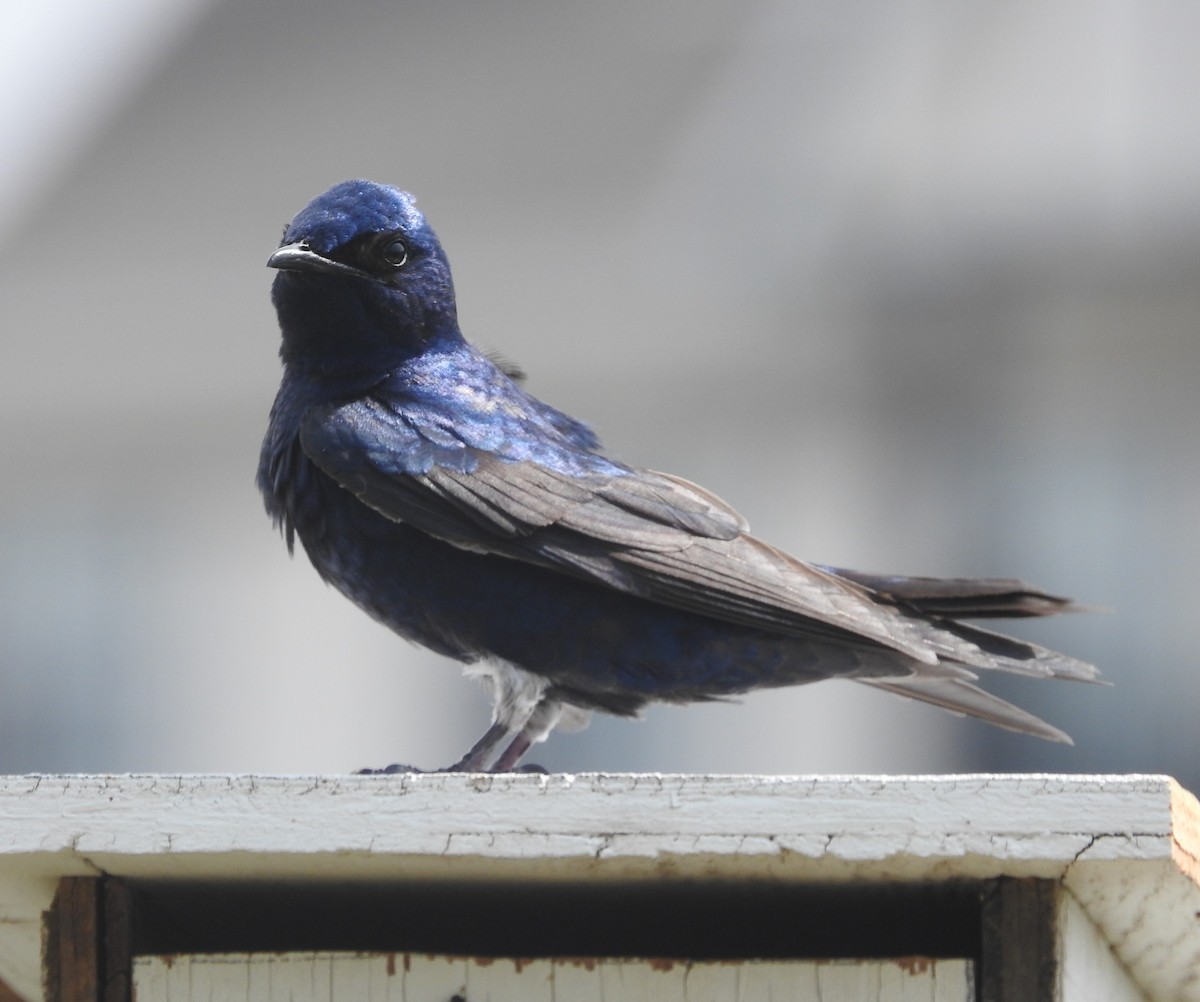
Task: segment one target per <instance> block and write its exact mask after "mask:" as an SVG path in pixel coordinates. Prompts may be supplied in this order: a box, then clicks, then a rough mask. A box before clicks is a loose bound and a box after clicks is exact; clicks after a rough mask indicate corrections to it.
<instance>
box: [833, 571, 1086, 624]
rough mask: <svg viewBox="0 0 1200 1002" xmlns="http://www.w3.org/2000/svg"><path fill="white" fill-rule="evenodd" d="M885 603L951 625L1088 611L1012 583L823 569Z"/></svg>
mask: <svg viewBox="0 0 1200 1002" xmlns="http://www.w3.org/2000/svg"><path fill="white" fill-rule="evenodd" d="M822 570H827V571H829V572H831V573H833V574H836V575H837V576H838V577H841V578H845V579H846V580H847V581H853V582H854V583H855V584H859V585H862V586H863V587H865V588H869V589H870V590H871V591H873V592H876V593H877V594H878V595H880V596H881V597H883V598H887V599H891V600H892V601H894V602H898V603H901V604H903V605H907V606H910V607H911V608H913V609H916V610H917V611H918V612H922V613H924V614H925V615H927V616H944V617H947V618H949V619H1020V618H1025V617H1029V616H1053V615H1056V614H1057V613H1060V612H1082V611H1084V610H1086V609H1087V608H1088V607H1087V606H1083V605H1080V604H1079V603H1077V602H1074V601H1072V600H1071V599H1069V598H1063V597H1062V596H1060V595H1051V594H1050V593H1049V592H1044V591H1042V590H1041V589H1040V588H1035V587H1034V586H1033V585H1030V584H1027V583H1026V582H1024V581H1019V580H1017V579H1016V578H926V577H908V576H905V575H901V574H866V573H864V572H862V571H851V570H846V569H844V568H840V567H823V568H822Z"/></svg>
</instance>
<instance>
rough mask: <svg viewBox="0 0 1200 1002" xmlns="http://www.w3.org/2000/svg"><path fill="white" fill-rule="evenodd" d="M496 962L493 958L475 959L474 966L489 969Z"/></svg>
mask: <svg viewBox="0 0 1200 1002" xmlns="http://www.w3.org/2000/svg"><path fill="white" fill-rule="evenodd" d="M495 962H496V958H495V957H476V958H475V965H476V966H477V967H491V966H492V964H494V963H495Z"/></svg>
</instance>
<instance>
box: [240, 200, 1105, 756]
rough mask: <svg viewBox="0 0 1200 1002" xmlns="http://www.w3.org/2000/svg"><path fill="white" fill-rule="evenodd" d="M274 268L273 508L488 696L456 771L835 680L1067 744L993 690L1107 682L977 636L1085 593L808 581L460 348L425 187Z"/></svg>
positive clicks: (1008, 584) (1089, 671)
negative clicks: (417, 196)
mask: <svg viewBox="0 0 1200 1002" xmlns="http://www.w3.org/2000/svg"><path fill="white" fill-rule="evenodd" d="M267 264H268V265H269V266H270V267H272V268H275V269H277V270H278V274H277V275H276V277H275V281H274V285H273V288H272V299H273V300H274V303H275V308H276V310H277V312H278V315H279V325H280V328H281V330H282V334H283V344H282V348H281V349H280V356H281V358H282V360H283V381H282V385H281V386H280V388H279V394H278V396H277V397H276V399H275V404H274V406H273V408H272V410H271V417H270V425H269V427H268V430H267V435H266V439H265V441H264V442H263V448H262V457H261V462H260V465H259V470H258V485H259V487H260V489H261V490H262V493H263V497H264V498H265V501H266V507H267V511H268V513H269V514H270V515H271V517H272V518H273V519H274V521H275V522H276V523H277V524H278V525H279V526H280V527H281V529H282V531H283V534H284V536H285V537H286V539H287V544H288V548H289V550H291V549H292V548H293V546H294V540H295V538H296V537H299V539H300V542H301V543H302V544H303V546H304V549H305V551H306V552H307V553H308V556H309V559H310V560H311V561H312V563H313V566H314V567H316V569H317V572H318V573H319V574H320V575H321V576H322V577H323V578H324V579H325V580H326V581H327V582H329V583H330V584H332V585H334V586H335V587H336V588H337V589H338V590H340V591H341V592H342V593H343V594H344V595H346V597H348V598H349V599H350V600H351V601H353V602H355V603H356V604H357V605H359V606H360V607H361V608H362V609H364V610H365V611H366V612H368V613H369V614H370V615H372V616H374V617H375V618H376V619H378V620H380V621H381V622H383V623H384V624H386V625H387V626H389V627H391V628H392V629H393V630H394V631H395V632H396V633H398V634H400V635H401V636H402V637H405V638H407V639H409V640H412V641H415V642H416V643H419V644H423V645H424V646H426V647H429V648H431V649H432V650H435V651H438V652H440V653H442V654H445V655H447V656H448V657H451V658H454V659H456V660H458V661H461V662H465V663H466V664H468V665H471V666H473V667H471V668H468V669H467V671H468V672H470V673H473V674H478V675H481V676H483V677H484V678H485V679H486V680H488V681H489V682H490V684H491V688H492V693H493V698H494V707H493V720H492V725H491V726H490V727H489V728H488V730H487V732H486V733H485V734H484V735H483V736H482V737H481V738H480V739H479V741H478V742H477V743H476V744H475V745H474V747H472V748H471V749H470V750H469V751H468V752H467V753H466V754H465V755H464V756H463V757H462V758H461V759H460V760H459V761H458V762H457V763H455V764H454V765H453V766H451V767H450V768H451V769H452V770H460V771H482V770H485V769H487V768H488V767H489V766H490V768H491V769H492V770H493V771H507V770H511V769H513V768H515V767H516V766H517V765H518V763H519V762H520V760H521V758H522V757H523V756H524V754H525V753H526V751H527V750H528V749H529V748H530V746H531V745H533V744H534V743H535V742H538V741H543V740H545V739H546V737H547V736H548V735H549V733H550V732H551V730H552V729H553V728H554V727H555V725H557V724H560V723H562V724H568V723H581V722H583V721H586V719H587V716H588V714H589V712H590V711H591V710H604V711H607V712H609V713H616V714H621V715H634V714H636V713H638V711H640V710H641V709H642V708H643V707H644V706H646V705H647V704H648V703H652V702H656V701H662V702H669V703H685V702H690V701H695V700H710V699H719V698H721V697H727V696H731V695H735V694H737V693H744V692H749V691H751V690H754V689H762V688H772V687H778V686H787V685H799V684H802V683H805V682H816V681H818V680H820V679H827V678H845V679H853V680H855V681H858V682H864V683H866V684H868V685H872V686H875V687H876V688H880V689H886V690H888V691H889V692H894V693H898V694H900V695H902V696H909V697H912V698H914V699H918V700H923V701H925V702H927V703H933V704H935V705H937V706H941V707H943V708H945V709H947V710H951V711H954V712H957V713H965V714H970V715H972V716H976V717H980V718H982V719H984V720H986V721H988V722H989V723H992V724H996V725H998V726H1000V727H1006V728H1008V729H1010V730H1014V731H1021V732H1023V733H1026V734H1032V735H1035V736H1037V737H1041V738H1047V739H1049V740H1052V741H1064V742H1069V741H1070V739H1069V738H1068V737H1067V735H1065V734H1064V733H1063V732H1062V731H1060V730H1058V729H1056V728H1054V727H1051V726H1050V725H1049V724H1046V723H1044V722H1043V721H1041V720H1039V719H1038V718H1037V717H1035V716H1033V715H1032V714H1029V713H1027V712H1025V711H1024V710H1021V709H1019V708H1018V707H1016V706H1013V705H1012V704H1010V703H1007V702H1005V701H1004V700H1001V699H999V698H997V697H995V696H992V695H989V694H988V693H986V692H984V691H983V690H982V689H979V688H977V687H976V686H975V685H973V684H972V683H973V681H974V680H975V679H976V678H977V673H978V672H979V671H980V670H985V671H1001V672H1012V673H1016V674H1020V675H1031V676H1035V677H1041V678H1065V679H1080V680H1092V679H1094V678H1095V677H1096V672H1095V669H1094V668H1092V667H1091V666H1090V665H1087V664H1084V663H1082V662H1080V661H1077V660H1075V659H1073V658H1070V657H1067V656H1065V655H1062V654H1056V653H1054V652H1053V651H1048V650H1045V649H1043V648H1040V647H1037V646H1034V645H1033V644H1029V643H1025V642H1024V641H1021V640H1016V639H1012V638H1010V637H1006V636H1002V635H1000V634H997V633H993V632H989V631H986V630H983V629H980V628H978V627H976V626H969V625H966V624H965V623H963V622H961V620H963V619H978V618H982V617H1013V616H1042V615H1047V614H1050V613H1056V612H1061V611H1063V610H1066V609H1070V608H1073V604H1072V603H1071V602H1070V601H1069V600H1068V599H1064V598H1057V597H1055V596H1053V595H1048V594H1045V593H1044V592H1041V591H1038V590H1037V589H1035V588H1032V587H1030V586H1028V585H1026V584H1024V583H1022V582H1020V581H1013V580H1000V579H992V580H967V579H949V580H938V579H933V578H921V577H900V576H880V575H874V574H862V573H858V572H854V571H847V570H840V569H837V568H833V567H825V566H820V565H815V564H808V563H804V562H802V561H800V560H798V559H796V558H795V557H791V556H789V555H788V554H786V553H783V552H782V551H780V550H778V549H776V548H774V547H772V546H770V545H769V544H767V543H764V542H762V541H760V540H758V539H756V538H755V537H753V536H751V535H749V533H748V532H747V527H746V523H745V521H744V520H743V519H742V517H741V516H740V515H738V513H737V512H736V511H734V510H733V509H732V508H731V507H730V506H729V505H727V504H726V503H725V502H724V501H722V500H721V499H720V498H717V497H715V496H714V495H713V494H710V493H709V492H708V491H706V490H704V489H703V488H701V487H698V486H696V485H695V484H692V483H689V482H688V481H686V480H683V479H681V478H680V477H676V476H672V475H671V474H666V473H657V472H654V471H652V470H644V469H637V468H634V467H630V466H625V465H623V464H621V463H619V462H617V461H616V460H614V459H610V458H608V457H606V456H604V455H603V454H602V453H601V452H600V450H599V442H598V441H597V439H596V436H595V435H593V433H592V432H591V431H590V430H589V429H588V428H587V427H586V426H585V425H584V424H582V423H580V422H579V421H577V420H575V419H574V418H572V417H570V416H568V415H566V414H564V413H562V412H561V411H557V410H555V409H554V408H552V407H549V406H548V405H546V404H544V403H542V402H541V401H540V400H537V399H536V398H535V397H533V396H531V395H530V394H529V393H527V392H526V391H525V390H524V389H522V387H521V386H520V385H518V382H517V380H516V379H515V378H514V375H515V374H514V373H512V372H511V371H510V370H508V369H506V368H505V367H503V366H502V365H500V364H498V363H497V362H495V361H493V360H492V359H491V358H489V357H488V356H487V355H486V354H484V353H482V352H480V351H479V350H478V349H476V348H474V347H472V346H471V345H470V344H468V343H467V341H466V340H465V339H464V338H463V335H462V333H461V332H460V331H459V327H458V320H457V316H456V313H455V302H454V287H453V285H452V283H451V279H450V266H449V264H448V262H447V260H446V255H445V254H444V253H443V251H442V247H441V245H440V243H439V242H438V239H437V237H436V236H435V235H434V232H433V230H432V229H430V227H429V226H428V224H427V223H426V222H425V218H424V216H422V214H421V213H420V212H419V211H418V210H417V208H416V205H415V203H414V200H413V198H412V196H411V195H409V194H407V193H406V192H403V191H399V190H397V189H396V188H392V187H389V186H386V185H381V184H375V183H372V182H369V181H345V182H343V183H341V184H338V185H335V186H334V187H332V188H330V189H329V190H328V191H327V192H325V193H324V194H323V195H320V196H318V197H317V198H315V199H314V200H313V201H312V202H310V203H309V204H308V205H307V206H306V207H305V208H304V209H302V210H301V211H300V214H299V215H297V216H296V218H295V219H294V220H292V222H291V224H290V225H289V226H288V227H287V229H286V230H285V232H284V237H283V241H282V244H281V245H280V247H279V249H278V250H276V251H275V253H273V254H272V255H271V257H270V259H269V260H268V261H267ZM506 740H507V742H508V743H507V745H506V744H505V742H506Z"/></svg>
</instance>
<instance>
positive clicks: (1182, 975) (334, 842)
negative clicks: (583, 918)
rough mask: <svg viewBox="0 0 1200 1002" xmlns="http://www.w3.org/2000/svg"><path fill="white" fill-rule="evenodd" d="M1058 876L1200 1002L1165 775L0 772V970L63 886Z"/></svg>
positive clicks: (1191, 872) (1196, 931)
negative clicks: (82, 881) (98, 879)
mask: <svg viewBox="0 0 1200 1002" xmlns="http://www.w3.org/2000/svg"><path fill="white" fill-rule="evenodd" d="M89 875H91V876H98V875H109V876H116V877H123V878H127V879H129V880H133V881H136V880H153V881H173V880H186V881H193V880H223V881H242V880H244V881H251V880H259V881H261V880H284V881H293V882H300V881H330V880H335V881H347V882H354V881H371V882H376V883H378V882H381V881H383V882H386V881H389V880H391V881H410V880H447V881H457V882H466V881H486V880H514V879H515V880H538V881H555V880H570V881H585V882H586V881H605V882H608V881H641V880H661V879H679V878H690V879H704V880H744V879H762V880H778V881H796V882H822V883H828V884H831V885H836V884H838V883H842V882H846V883H848V882H854V883H855V884H856V885H858V886H861V885H862V884H863V882H880V883H884V882H914V881H941V880H964V879H972V880H974V879H987V878H992V877H1000V876H1013V877H1039V878H1045V879H1055V880H1058V881H1060V882H1062V883H1063V884H1064V885H1065V886H1066V888H1067V889H1068V890H1069V891H1070V893H1071V894H1072V895H1074V897H1075V898H1076V899H1078V901H1079V902H1080V904H1081V905H1082V907H1083V909H1084V911H1085V912H1086V913H1087V915H1088V917H1089V918H1090V919H1091V921H1092V922H1093V923H1095V924H1096V925H1097V926H1098V927H1099V929H1100V930H1101V931H1102V932H1103V934H1104V935H1105V937H1106V938H1107V939H1108V941H1109V942H1110V943H1112V944H1113V947H1114V949H1115V950H1116V951H1117V953H1118V955H1119V956H1121V958H1122V960H1123V961H1124V962H1125V963H1126V965H1127V966H1128V967H1129V968H1130V970H1131V972H1132V973H1133V974H1134V976H1135V977H1136V978H1137V979H1138V981H1139V982H1140V983H1142V984H1143V985H1145V986H1146V987H1147V988H1151V989H1154V994H1155V995H1156V996H1159V995H1160V991H1159V990H1160V989H1161V996H1160V997H1164V998H1168V997H1169V998H1178V999H1198V1000H1200V980H1198V976H1197V975H1195V974H1194V972H1196V971H1200V928H1198V923H1197V922H1196V918H1195V916H1196V915H1197V913H1200V807H1198V805H1197V802H1196V799H1195V798H1194V797H1192V796H1191V795H1190V794H1189V793H1187V792H1186V791H1184V790H1183V789H1181V788H1180V787H1179V786H1178V785H1177V784H1176V783H1175V782H1174V781H1173V780H1171V779H1170V778H1169V777H1165V776H1142V775H1129V776H1072V775H1030V774H1023V775H960V776H687V775H644V774H638V775H627V774H587V775H552V776H538V775H506V776H490V775H463V774H428V775H426V774H420V775H408V774H399V775H395V776H336V777H334V776H309V777H306V776H138V775H122V776H10V777H3V778H0V978H2V979H3V980H5V981H7V982H8V983H9V984H11V985H12V986H13V987H14V988H15V989H16V990H17V991H18V992H20V993H21V994H23V995H26V996H27V997H31V998H32V997H36V994H37V991H38V983H39V963H40V959H39V951H40V921H41V914H42V912H43V911H45V910H46V909H47V908H48V907H49V905H50V901H51V899H52V897H53V894H54V890H55V887H56V886H57V883H58V880H59V879H60V878H61V877H64V876H89Z"/></svg>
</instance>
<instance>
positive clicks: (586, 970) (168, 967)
mask: <svg viewBox="0 0 1200 1002" xmlns="http://www.w3.org/2000/svg"><path fill="white" fill-rule="evenodd" d="M134 991H135V998H136V999H137V1002H200V1000H204V1002H208V1000H211V999H221V1000H223V1002H341V1000H346V999H355V1000H362V1002H449V1000H450V999H451V998H453V997H454V996H456V995H457V996H459V997H460V998H463V999H465V1000H466V1002H971V1000H972V999H973V998H974V973H973V968H972V965H971V963H970V962H969V961H966V960H925V959H920V960H917V959H909V960H903V961H898V960H878V961H867V962H860V961H836V962H823V963H817V962H813V961H741V962H738V963H684V962H671V961H647V960H614V959H596V960H590V959H578V958H571V959H547V960H521V961H513V960H505V959H499V960H491V959H488V958H470V957H439V956H425V955H422V954H345V953H286V954H222V955H218V956H208V957H140V958H138V960H137V961H136V962H135V964H134Z"/></svg>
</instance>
